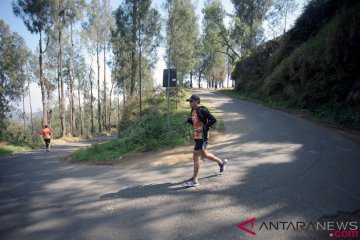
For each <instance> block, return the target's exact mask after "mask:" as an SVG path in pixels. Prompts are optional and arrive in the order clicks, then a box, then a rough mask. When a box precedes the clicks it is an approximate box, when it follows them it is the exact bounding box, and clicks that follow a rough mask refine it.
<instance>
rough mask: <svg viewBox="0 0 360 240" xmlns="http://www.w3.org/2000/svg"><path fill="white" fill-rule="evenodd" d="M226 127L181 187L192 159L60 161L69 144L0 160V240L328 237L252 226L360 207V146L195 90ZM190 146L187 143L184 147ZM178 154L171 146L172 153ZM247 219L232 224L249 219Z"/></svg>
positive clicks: (69, 149)
mask: <svg viewBox="0 0 360 240" xmlns="http://www.w3.org/2000/svg"><path fill="white" fill-rule="evenodd" d="M196 92H197V93H198V94H199V95H200V96H201V99H202V103H203V104H204V105H205V106H209V108H210V110H212V112H214V113H215V114H216V115H217V116H218V118H220V119H221V121H223V123H224V124H225V128H226V131H225V133H224V135H223V136H222V137H218V138H215V139H213V140H212V141H211V142H210V147H209V151H210V152H213V153H215V154H216V155H218V156H220V157H223V158H228V159H229V167H228V168H227V169H226V172H225V173H224V174H223V175H221V176H218V175H217V174H215V173H216V172H218V166H216V164H214V163H213V162H209V161H205V162H202V166H201V170H200V175H201V176H200V177H201V178H200V185H199V187H197V188H190V189H185V188H183V187H182V186H181V183H182V181H183V180H184V179H186V178H189V177H190V176H191V174H192V162H191V159H189V160H188V161H187V162H184V163H180V164H176V165H174V166H166V165H165V166H157V167H154V166H153V167H148V166H144V167H142V168H127V167H124V166H121V165H116V166H89V165H75V164H66V163H64V162H62V161H60V158H61V157H62V156H65V155H66V154H69V153H70V152H72V151H74V149H76V148H78V147H81V146H84V145H85V144H83V143H76V144H75V143H73V144H68V145H67V146H62V147H55V148H53V149H52V151H51V152H50V153H47V152H44V151H42V150H39V151H32V152H29V153H27V154H22V155H18V156H14V157H9V158H0V222H1V225H0V239H4V240H5V239H9V240H12V239H29V240H32V239H33V240H35V239H36V240H42V239H44V240H45V239H46V240H49V239H54V240H60V239H61V240H63V239H69V240H70V239H84V240H85V239H86V240H92V239H94V240H95V239H96V240H98V239H105V240H107V239H119V240H122V239H196V240H197V239H221V240H222V239H328V238H329V237H328V236H326V235H324V233H318V232H314V231H305V230H293V229H290V230H289V229H280V228H279V229H278V230H267V229H266V228H261V229H260V226H261V223H264V222H265V223H268V222H294V223H295V222H305V223H309V222H314V221H317V220H318V219H319V218H321V217H322V216H328V215H334V214H336V213H337V212H338V211H342V212H353V211H355V210H357V209H360V184H359V182H360V174H359V173H360V147H359V145H357V144H355V143H353V142H352V141H350V140H348V139H347V138H345V137H344V135H343V134H340V133H339V132H337V131H336V130H334V129H329V128H327V127H324V126H321V125H319V124H314V123H312V122H309V121H307V120H304V119H302V118H299V117H297V116H293V115H290V114H287V113H284V112H281V111H277V110H272V109H269V108H266V107H263V106H261V105H259V104H254V103H249V102H245V101H240V100H236V99H232V98H229V97H226V96H224V95H221V94H219V93H215V92H209V91H199V90H197V91H196ZM189 151H191V148H189ZM178 154H182V153H179V152H174V153H173V155H174V158H176V157H177V156H179V155H178ZM252 218H256V220H254V226H253V228H251V224H250V225H246V226H245V227H246V228H247V229H249V230H251V231H253V232H255V234H256V235H255V236H254V235H252V234H251V233H249V232H246V231H244V230H241V229H239V228H238V224H240V223H242V222H244V221H247V220H249V219H252Z"/></svg>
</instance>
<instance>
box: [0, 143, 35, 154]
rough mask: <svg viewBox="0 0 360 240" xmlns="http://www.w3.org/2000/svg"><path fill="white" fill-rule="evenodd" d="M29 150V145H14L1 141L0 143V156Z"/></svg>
mask: <svg viewBox="0 0 360 240" xmlns="http://www.w3.org/2000/svg"><path fill="white" fill-rule="evenodd" d="M29 150H31V148H30V147H29V146H16V145H12V144H7V143H2V142H1V143H0V157H6V156H9V155H11V154H12V153H17V152H25V151H29Z"/></svg>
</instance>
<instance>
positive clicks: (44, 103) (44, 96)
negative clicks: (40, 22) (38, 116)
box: [39, 31, 47, 126]
mask: <svg viewBox="0 0 360 240" xmlns="http://www.w3.org/2000/svg"><path fill="white" fill-rule="evenodd" d="M39 48H40V51H39V52H40V54H39V66H40V75H39V76H40V86H41V98H42V105H43V118H42V125H43V126H44V125H46V124H47V103H46V86H45V82H44V79H43V59H42V55H43V50H42V32H41V31H40V40H39Z"/></svg>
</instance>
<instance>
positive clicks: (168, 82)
mask: <svg viewBox="0 0 360 240" xmlns="http://www.w3.org/2000/svg"><path fill="white" fill-rule="evenodd" d="M170 5H171V0H169V2H168V14H169V20H170V8H171V6H170ZM171 28H172V22H171V21H170V29H169V54H168V81H167V88H166V90H167V122H168V129H169V130H170V53H171Z"/></svg>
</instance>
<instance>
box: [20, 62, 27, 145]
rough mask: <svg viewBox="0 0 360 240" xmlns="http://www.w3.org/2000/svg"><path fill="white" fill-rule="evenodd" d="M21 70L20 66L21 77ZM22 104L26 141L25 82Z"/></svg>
mask: <svg viewBox="0 0 360 240" xmlns="http://www.w3.org/2000/svg"><path fill="white" fill-rule="evenodd" d="M22 72H23V68H22V66H21V75H22V76H23V73H22ZM22 104H23V114H22V117H23V120H24V139H26V121H25V119H26V114H25V82H23V84H22Z"/></svg>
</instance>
